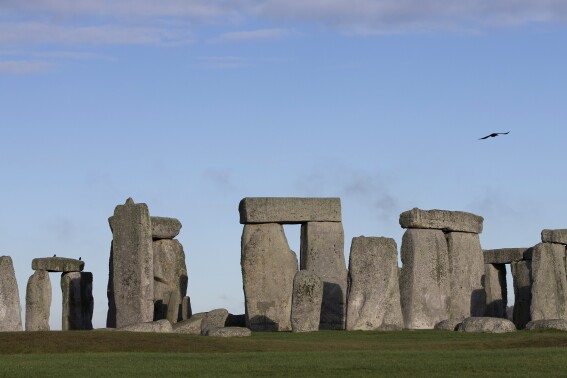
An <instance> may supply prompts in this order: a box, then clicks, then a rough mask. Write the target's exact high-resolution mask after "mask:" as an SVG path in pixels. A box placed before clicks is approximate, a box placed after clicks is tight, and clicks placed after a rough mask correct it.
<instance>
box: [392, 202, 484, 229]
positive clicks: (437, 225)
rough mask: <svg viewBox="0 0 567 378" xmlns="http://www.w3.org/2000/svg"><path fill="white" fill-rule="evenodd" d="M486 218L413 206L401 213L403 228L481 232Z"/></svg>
mask: <svg viewBox="0 0 567 378" xmlns="http://www.w3.org/2000/svg"><path fill="white" fill-rule="evenodd" d="M483 221H484V218H483V217H481V216H478V215H475V214H471V213H466V212H463V211H446V210H420V209H418V208H416V207H415V208H413V209H411V210H408V211H405V212H403V213H401V214H400V226H402V228H432V229H437V230H443V231H446V232H448V231H456V232H472V233H475V234H480V233H481V232H482V223H483Z"/></svg>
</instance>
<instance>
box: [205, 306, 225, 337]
mask: <svg viewBox="0 0 567 378" xmlns="http://www.w3.org/2000/svg"><path fill="white" fill-rule="evenodd" d="M226 318H228V310H226V309H224V308H218V309H216V310H212V311H209V312H207V315H206V316H205V318H204V319H203V322H202V323H201V335H203V336H207V334H208V333H209V331H210V330H212V329H215V328H221V327H224V324H225V322H226Z"/></svg>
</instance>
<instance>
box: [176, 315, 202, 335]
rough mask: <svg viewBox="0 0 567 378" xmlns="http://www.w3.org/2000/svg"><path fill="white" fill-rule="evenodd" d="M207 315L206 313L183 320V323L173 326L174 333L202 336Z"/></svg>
mask: <svg viewBox="0 0 567 378" xmlns="http://www.w3.org/2000/svg"><path fill="white" fill-rule="evenodd" d="M206 315H207V313H206V312H201V313H197V314H194V315H193V316H191V317H190V318H189V319H187V320H183V321H181V322H177V323H175V324H173V332H175V333H187V334H191V335H200V334H201V324H202V323H203V319H205V316H206Z"/></svg>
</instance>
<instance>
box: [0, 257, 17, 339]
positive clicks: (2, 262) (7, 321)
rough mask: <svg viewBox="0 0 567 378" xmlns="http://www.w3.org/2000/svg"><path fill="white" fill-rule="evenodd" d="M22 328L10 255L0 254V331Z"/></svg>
mask: <svg viewBox="0 0 567 378" xmlns="http://www.w3.org/2000/svg"><path fill="white" fill-rule="evenodd" d="M21 330H22V310H21V307H20V294H19V291H18V282H17V281H16V273H15V272H14V264H13V263H12V258H11V257H10V256H0V332H14V331H21Z"/></svg>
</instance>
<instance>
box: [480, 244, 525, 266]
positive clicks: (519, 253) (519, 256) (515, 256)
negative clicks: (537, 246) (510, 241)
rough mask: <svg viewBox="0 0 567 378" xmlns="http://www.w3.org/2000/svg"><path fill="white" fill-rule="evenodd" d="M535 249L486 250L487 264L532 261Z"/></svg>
mask: <svg viewBox="0 0 567 378" xmlns="http://www.w3.org/2000/svg"><path fill="white" fill-rule="evenodd" d="M532 251H533V248H500V249H485V250H484V251H483V254H484V263H485V264H510V263H513V262H516V261H524V260H531V259H532Z"/></svg>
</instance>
